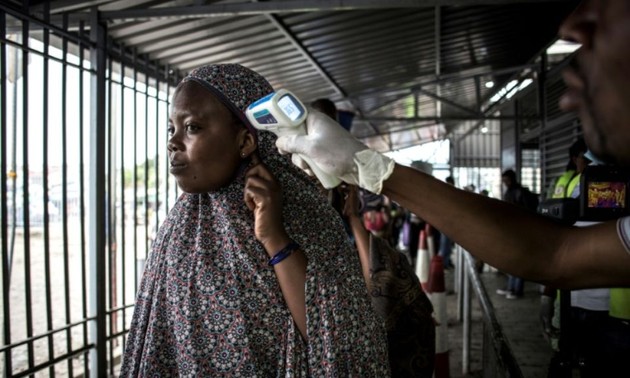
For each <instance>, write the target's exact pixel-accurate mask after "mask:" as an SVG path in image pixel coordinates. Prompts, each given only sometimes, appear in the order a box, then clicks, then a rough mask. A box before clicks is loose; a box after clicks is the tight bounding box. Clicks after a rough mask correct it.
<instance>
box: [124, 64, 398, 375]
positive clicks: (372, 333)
mask: <svg viewBox="0 0 630 378" xmlns="http://www.w3.org/2000/svg"><path fill="white" fill-rule="evenodd" d="M272 91H273V88H272V87H271V86H270V85H269V83H267V81H266V80H265V79H264V78H262V77H261V76H260V75H258V74H256V73H255V72H252V71H251V70H248V69H246V68H244V67H242V66H239V65H233V64H229V65H209V66H204V67H201V68H199V69H196V70H194V71H193V72H192V73H190V74H189V75H188V76H187V77H186V78H184V79H183V80H182V82H181V83H180V85H179V86H178V87H177V89H176V90H175V93H174V96H173V104H172V108H171V115H170V122H169V134H170V139H169V144H168V150H169V158H170V161H171V173H172V174H173V175H174V176H175V178H176V179H177V182H178V185H179V187H180V188H181V189H182V190H183V191H184V194H182V196H181V197H180V198H179V200H178V201H177V203H176V204H175V206H174V207H173V209H172V210H171V211H170V213H169V215H168V217H167V219H166V220H165V221H164V224H163V225H162V226H161V227H160V230H159V232H158V236H157V239H156V240H155V242H154V244H153V247H152V251H151V253H150V255H149V258H148V260H147V264H146V267H145V272H144V275H143V278H142V282H141V285H140V289H139V292H138V295H137V300H136V308H135V312H134V316H133V320H132V323H131V329H130V331H129V336H128V343H127V346H126V350H125V354H124V359H123V366H122V370H121V376H125V377H130V376H148V375H150V376H163V377H172V376H185V377H200V376H246V377H250V376H257V377H269V376H286V377H294V376H295V377H302V376H317V377H320V376H360V377H385V376H388V375H389V374H390V370H389V364H388V356H387V340H386V335H385V329H384V326H383V324H382V323H383V322H382V321H381V320H379V319H378V318H377V316H376V315H375V314H374V310H373V308H372V307H371V305H370V299H369V297H368V293H367V289H366V285H365V282H364V281H363V278H362V276H361V270H360V266H359V261H358V259H357V256H356V253H355V252H353V250H352V248H351V245H350V243H349V240H348V238H347V237H346V235H345V232H344V229H343V226H342V224H341V220H340V219H339V217H338V216H337V215H336V213H335V212H334V210H333V209H332V208H331V207H329V206H328V205H327V203H326V198H325V197H323V196H322V195H321V194H320V191H318V190H317V188H316V187H315V185H314V183H313V181H312V180H311V179H310V178H309V177H307V176H305V175H304V174H303V173H302V172H301V171H300V170H298V169H297V168H295V167H294V166H293V165H292V164H291V161H290V160H289V158H288V157H286V156H281V155H279V154H278V152H277V151H276V149H275V145H274V143H275V136H274V135H273V134H270V133H268V132H264V131H256V130H254V129H253V127H252V126H251V125H250V123H249V122H248V121H247V119H246V117H245V116H244V111H245V109H246V107H247V106H248V105H249V104H250V103H252V102H253V101H255V100H257V99H258V98H260V97H263V96H264V95H267V94H268V93H270V92H272ZM259 160H260V161H262V163H261V164H257V163H258V161H259Z"/></svg>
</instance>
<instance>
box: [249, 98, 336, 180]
mask: <svg viewBox="0 0 630 378" xmlns="http://www.w3.org/2000/svg"><path fill="white" fill-rule="evenodd" d="M245 115H246V116H247V119H248V120H249V122H251V124H252V125H253V126H254V127H255V128H257V129H258V130H265V131H271V132H272V133H274V134H276V135H277V136H284V135H306V124H305V122H306V116H307V115H308V111H307V110H306V107H305V106H304V105H303V104H302V103H301V102H300V100H298V98H297V97H295V96H294V95H293V94H292V93H291V92H289V91H287V90H286V89H280V90H279V91H277V92H272V93H270V94H268V95H267V96H265V97H263V98H261V99H259V100H257V101H255V102H254V103H252V104H251V105H249V106H248V107H247V110H246V111H245ZM299 156H300V157H301V158H302V159H303V160H304V161H305V162H306V163H307V164H308V165H309V167H310V168H311V170H312V171H313V173H314V174H315V176H317V178H318V179H319V181H320V182H321V183H322V185H323V186H324V188H326V189H331V188H334V187H336V186H337V185H339V184H340V183H341V181H340V180H339V179H337V178H336V177H334V176H331V175H329V174H327V173H324V172H323V171H322V170H321V169H320V168H319V167H318V166H317V165H316V164H315V163H313V162H312V161H311V159H309V158H308V157H306V156H304V155H299Z"/></svg>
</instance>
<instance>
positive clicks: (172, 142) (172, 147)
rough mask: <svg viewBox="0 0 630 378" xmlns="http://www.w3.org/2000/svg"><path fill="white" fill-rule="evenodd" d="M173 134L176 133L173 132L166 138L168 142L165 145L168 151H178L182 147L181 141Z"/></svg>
mask: <svg viewBox="0 0 630 378" xmlns="http://www.w3.org/2000/svg"><path fill="white" fill-rule="evenodd" d="M175 136H176V134H173V136H171V137H170V138H169V139H168V144H167V146H166V147H167V149H168V150H169V151H170V152H174V151H180V150H181V149H182V147H181V143H180V142H179V141H178V140H177V139H176V137H175Z"/></svg>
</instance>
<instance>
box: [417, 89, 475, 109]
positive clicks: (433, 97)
mask: <svg viewBox="0 0 630 378" xmlns="http://www.w3.org/2000/svg"><path fill="white" fill-rule="evenodd" d="M417 92H420V93H422V94H424V95H425V96H428V97H431V98H432V99H434V100H437V101H438V102H441V103H444V104H447V105H449V106H452V107H454V108H456V109H459V110H462V111H464V112H466V113H468V114H472V115H476V116H479V115H481V113H479V112H476V111H474V110H472V109H470V108H467V107H465V106H463V105H460V104H458V103H456V102H454V101H451V100H449V99H447V98H444V97H442V96H438V95H437V94H435V93H433V92H431V91H427V90H426V89H422V88H419V89H417ZM438 114H440V113H439V112H438Z"/></svg>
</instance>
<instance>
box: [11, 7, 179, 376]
mask: <svg viewBox="0 0 630 378" xmlns="http://www.w3.org/2000/svg"><path fill="white" fill-rule="evenodd" d="M24 4H26V5H24V6H23V7H21V8H20V7H18V6H16V5H14V3H10V2H2V3H0V121H1V122H0V124H1V130H0V195H1V197H0V206H1V213H0V221H1V231H2V233H1V246H2V255H1V257H2V261H1V270H0V274H1V277H2V279H1V281H0V289H1V290H0V294H1V296H0V300H1V301H0V324H1V333H2V340H1V342H0V376H11V377H22V376H35V375H37V376H49V377H55V376H62V377H79V376H88V375H89V376H99V377H101V376H107V375H116V373H117V369H118V365H119V363H120V359H121V355H122V351H123V350H124V346H125V336H126V333H127V331H128V328H129V324H130V321H131V313H132V311H133V304H134V301H135V293H136V291H137V288H138V286H139V278H140V276H141V273H142V269H143V264H144V260H145V258H146V256H147V254H148V251H149V247H150V243H151V239H152V237H153V232H154V230H155V229H157V225H158V224H159V223H160V222H161V221H162V220H163V219H164V216H165V214H166V212H167V209H168V208H169V207H170V206H171V204H172V203H174V199H175V198H176V196H177V194H178V193H177V189H176V185H174V182H173V180H172V178H169V175H168V164H167V156H166V139H167V132H166V131H167V127H166V125H167V123H168V122H167V119H168V114H167V112H168V106H169V97H170V92H171V89H172V85H173V83H174V82H176V81H177V77H175V75H177V73H173V72H170V70H169V69H168V67H160V66H158V65H157V64H155V62H152V61H149V60H148V59H147V58H146V57H145V56H143V55H140V54H138V53H137V52H136V51H128V50H125V49H124V48H123V47H121V46H116V45H115V44H113V43H112V42H111V41H108V40H107V27H106V25H105V24H104V23H103V22H102V21H101V20H100V16H99V14H98V12H96V10H95V9H94V10H93V12H92V18H91V20H90V21H89V22H84V21H81V22H80V23H79V24H73V25H71V26H70V25H69V22H68V18H67V15H64V17H63V19H62V21H61V22H60V23H59V24H52V23H51V22H50V18H51V15H50V12H49V9H48V2H42V3H41V5H40V6H39V8H37V12H33V8H29V7H28V2H25V3H24Z"/></svg>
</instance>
